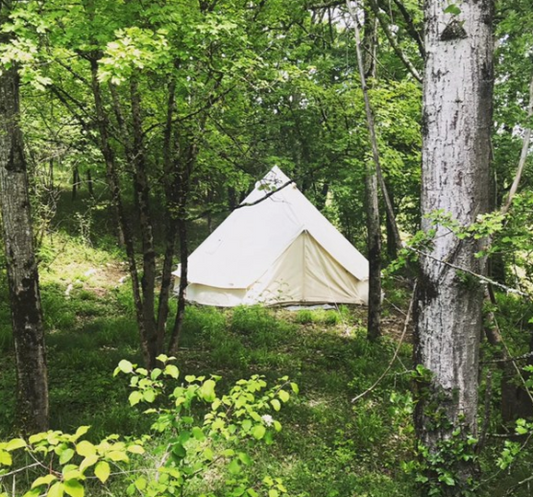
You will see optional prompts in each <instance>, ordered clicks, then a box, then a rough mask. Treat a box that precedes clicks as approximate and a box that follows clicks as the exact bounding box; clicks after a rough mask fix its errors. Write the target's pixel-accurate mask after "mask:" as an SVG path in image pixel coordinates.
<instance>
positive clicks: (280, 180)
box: [255, 166, 292, 193]
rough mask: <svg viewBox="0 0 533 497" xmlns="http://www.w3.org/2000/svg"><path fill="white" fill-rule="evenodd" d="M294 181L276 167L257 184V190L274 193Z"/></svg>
mask: <svg viewBox="0 0 533 497" xmlns="http://www.w3.org/2000/svg"><path fill="white" fill-rule="evenodd" d="M291 181H292V180H291V179H290V178H289V177H288V176H286V175H285V173H284V172H283V171H282V170H281V169H280V168H279V167H278V166H274V167H273V168H272V169H271V170H270V171H269V172H268V173H267V174H266V175H265V176H264V177H263V179H260V180H259V181H257V182H256V184H255V188H256V189H257V190H262V191H264V192H265V193H268V192H270V191H273V190H275V189H277V188H280V187H282V186H283V185H285V184H287V183H290V182H291Z"/></svg>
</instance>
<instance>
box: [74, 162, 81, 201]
mask: <svg viewBox="0 0 533 497" xmlns="http://www.w3.org/2000/svg"><path fill="white" fill-rule="evenodd" d="M79 186H80V172H79V170H78V166H74V169H73V170H72V201H73V202H74V200H76V197H77V194H78V188H79Z"/></svg>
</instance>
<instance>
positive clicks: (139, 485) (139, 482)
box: [134, 476, 146, 492]
mask: <svg viewBox="0 0 533 497" xmlns="http://www.w3.org/2000/svg"><path fill="white" fill-rule="evenodd" d="M134 485H135V488H136V489H137V490H139V492H142V491H143V490H144V489H145V488H146V478H143V477H142V476H141V477H140V478H137V479H136V480H135V483H134Z"/></svg>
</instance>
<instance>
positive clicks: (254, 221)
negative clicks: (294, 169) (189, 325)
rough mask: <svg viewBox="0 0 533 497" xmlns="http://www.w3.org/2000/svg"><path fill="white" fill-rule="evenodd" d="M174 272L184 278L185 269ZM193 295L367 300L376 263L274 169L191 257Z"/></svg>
mask: <svg viewBox="0 0 533 497" xmlns="http://www.w3.org/2000/svg"><path fill="white" fill-rule="evenodd" d="M250 204H252V205H250ZM173 274H174V275H175V276H176V277H177V279H178V282H179V275H180V267H179V266H178V269H177V270H176V271H175V272H174V273H173ZM176 288H178V285H176ZM186 298H187V300H188V301H191V302H196V303H198V304H203V305H212V306H219V307H233V306H237V305H241V304H245V305H248V304H258V303H260V304H265V305H288V304H324V303H337V304H366V303H367V302H368V261H367V260H366V259H365V257H364V256H363V255H362V254H361V253H360V252H358V251H357V250H356V249H355V247H354V246H353V245H351V244H350V242H348V240H346V238H344V236H342V235H341V234H340V233H339V231H337V229H336V228H335V227H334V226H333V225H332V224H331V223H330V222H329V221H328V220H327V219H326V218H325V217H324V216H323V215H322V214H321V213H320V212H319V211H318V209H316V208H315V207H314V206H313V205H312V204H311V202H309V200H307V198H306V197H305V196H304V195H303V194H302V193H301V192H300V191H299V190H298V188H297V187H296V185H295V184H294V183H291V182H290V180H289V178H288V177H287V176H285V174H283V172H282V171H281V170H280V169H279V168H278V167H274V168H273V169H272V170H271V171H270V172H269V173H268V174H267V175H266V176H265V177H264V178H263V179H262V180H261V181H259V182H257V183H256V186H255V189H254V190H253V191H252V193H250V194H249V195H248V197H246V199H245V200H244V201H243V202H242V204H241V205H240V207H239V208H237V209H236V210H234V211H233V212H232V213H231V214H230V215H229V216H228V217H227V218H226V219H225V220H224V222H222V224H221V225H220V226H219V227H218V228H217V229H216V230H215V231H213V233H211V235H209V237H208V238H207V239H206V240H205V241H204V242H203V243H202V244H201V245H200V246H199V247H198V248H197V249H196V250H195V251H194V252H193V253H192V254H191V255H190V257H189V260H188V286H187V289H186Z"/></svg>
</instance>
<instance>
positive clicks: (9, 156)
mask: <svg viewBox="0 0 533 497" xmlns="http://www.w3.org/2000/svg"><path fill="white" fill-rule="evenodd" d="M9 5H10V2H4V3H3V4H1V5H0V21H3V20H4V19H5V16H6V13H7V12H6V11H7V10H8V9H9ZM2 38H3V39H1V40H0V41H1V42H6V41H8V40H6V39H5V38H6V36H5V35H2ZM19 119H20V106H19V76H18V73H17V70H16V68H15V67H11V68H10V69H6V68H3V70H2V73H1V75H0V191H1V207H2V224H3V234H4V245H5V252H6V264H7V277H8V286H9V297H10V305H11V318H12V325H13V336H14V342H15V359H16V368H17V391H18V395H17V411H18V414H17V424H18V425H19V427H20V428H21V429H22V430H23V431H26V432H35V431H43V430H46V429H47V427H48V381H47V366H46V354H45V346H44V331H43V319H42V309H41V297H40V293H39V275H38V270H37V264H36V261H35V251H34V241H33V229H32V220H31V212H30V198H29V191H28V176H27V164H26V158H25V157H24V147H23V138H22V132H21V130H20V125H19Z"/></svg>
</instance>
